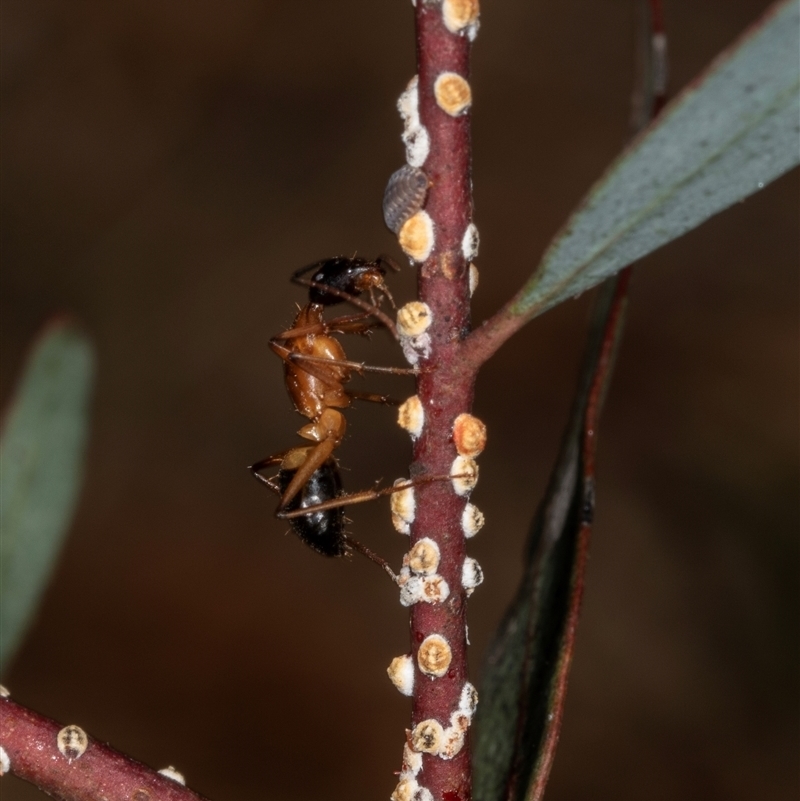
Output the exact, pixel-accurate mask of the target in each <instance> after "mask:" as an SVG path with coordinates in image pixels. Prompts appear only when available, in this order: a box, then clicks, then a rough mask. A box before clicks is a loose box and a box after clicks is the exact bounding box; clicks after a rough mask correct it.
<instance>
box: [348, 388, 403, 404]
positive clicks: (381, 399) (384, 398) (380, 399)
mask: <svg viewBox="0 0 800 801" xmlns="http://www.w3.org/2000/svg"><path fill="white" fill-rule="evenodd" d="M346 391H347V394H348V395H349V396H350V397H351V398H353V400H361V401H369V402H370V403H383V404H385V405H386V406H400V404H401V403H402V402H403V401H401V400H397V398H392V397H391V396H389V395H376V394H375V393H374V392H357V391H356V390H354V389H348V390H346Z"/></svg>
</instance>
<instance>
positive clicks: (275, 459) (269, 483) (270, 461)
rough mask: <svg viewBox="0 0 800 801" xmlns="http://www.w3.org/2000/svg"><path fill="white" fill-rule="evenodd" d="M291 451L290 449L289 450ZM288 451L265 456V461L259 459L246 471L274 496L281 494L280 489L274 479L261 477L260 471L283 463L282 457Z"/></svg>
mask: <svg viewBox="0 0 800 801" xmlns="http://www.w3.org/2000/svg"><path fill="white" fill-rule="evenodd" d="M289 450H291V448H290V449H289ZM287 453H289V451H288V450H287V451H281V452H280V453H276V454H274V455H273V456H267V458H266V459H261V460H260V461H258V462H255V463H254V464H251V465H250V466H249V467H248V468H247V469H248V470H249V471H250V472H251V473H252V474H253V476H254V477H255V478H257V479H258V480H259V481H260V482H261V483H262V484H264V486H266V487H267V488H268V489H271V490H272V491H273V492H274V493H275V494H276V495H280V494H281V488H280V487H279V486H278V484H277V482H276V481H275V479H274V478H267V477H266V476H262V475H261V471H262V470H263V469H264V468H265V467H272V465H274V464H280V463H281V462H282V461H283V457H284V456H286V454H287Z"/></svg>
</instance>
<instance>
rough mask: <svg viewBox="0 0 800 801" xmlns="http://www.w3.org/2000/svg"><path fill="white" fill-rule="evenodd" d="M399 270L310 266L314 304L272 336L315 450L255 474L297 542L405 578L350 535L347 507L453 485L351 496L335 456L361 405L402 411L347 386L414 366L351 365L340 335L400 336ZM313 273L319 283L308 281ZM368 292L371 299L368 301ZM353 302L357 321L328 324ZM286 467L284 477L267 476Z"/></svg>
mask: <svg viewBox="0 0 800 801" xmlns="http://www.w3.org/2000/svg"><path fill="white" fill-rule="evenodd" d="M387 266H388V267H391V268H392V269H395V270H396V269H398V268H397V266H396V265H395V264H394V262H393V261H392V260H391V259H389V258H388V257H386V256H379V257H378V258H377V259H375V260H373V261H369V260H367V259H362V258H357V257H352V258H348V257H345V256H337V257H334V258H330V259H324V260H322V261H318V262H315V263H314V264H311V265H309V266H308V267H303V268H301V269H299V270H297V271H295V273H294V274H293V275H292V281H294V282H295V283H298V284H302V285H304V286H307V287H308V303H307V304H306V305H305V306H303V307H302V308H301V309H300V310H299V311H298V313H297V316H296V317H295V319H294V322H293V324H292V327H291V328H290V329H288V330H286V331H282V332H281V333H280V334H277V335H276V336H274V337H272V339H271V340H270V343H269V344H270V348H271V349H272V351H273V352H274V353H276V354H277V355H278V356H279V357H280V359H281V360H282V362H283V368H284V379H285V382H286V391H287V392H288V393H289V397H290V398H291V400H292V403H293V404H294V407H295V409H296V411H298V412H299V413H300V414H301V415H303V416H304V417H306V418H308V420H309V422H308V423H307V424H306V425H304V426H303V427H302V428H300V430H299V431H298V432H297V433H298V434H299V435H300V436H301V437H302V438H303V439H305V440H308V441H309V443H310V444H304V445H298V446H295V447H293V448H289V449H288V450H285V451H280V452H279V453H276V454H273V455H272V456H268V457H267V458H265V459H261V460H260V461H258V462H256V463H255V464H253V465H251V466H250V471H251V472H252V473H253V475H254V476H255V477H256V478H257V479H259V481H261V482H262V483H263V484H264V485H265V486H267V487H268V488H269V489H270V490H272V491H273V492H275V493H276V494H277V495H278V496H280V502H279V504H278V508H277V509H276V511H275V516H276V517H278V518H279V519H281V520H288V521H289V523H290V525H291V526H292V528H293V529H294V532H295V533H296V534H297V536H298V537H299V538H300V539H301V540H302V541H303V542H304V543H305V544H306V545H308V546H309V547H310V548H312V549H313V550H315V551H317V552H318V553H321V554H323V555H324V556H332V557H333V556H344V555H345V554H347V553H349V552H350V550H351V549H354V550H357V551H359V552H360V553H362V554H364V555H365V556H367V557H368V558H369V559H371V560H372V561H374V562H376V563H377V564H378V565H380V566H381V567H382V568H383V569H384V570H386V572H387V573H388V574H389V575H390V576H391V577H392V578H393V579H395V580H396V579H397V577H396V576H395V574H394V573H393V571H392V570H391V568H390V567H389V565H388V563H387V562H386V561H385V560H384V559H382V558H381V557H379V556H378V555H377V554H375V553H373V552H372V551H371V550H370V549H369V548H367V547H366V546H365V545H363V544H362V543H360V542H358V541H357V540H355V539H353V538H352V537H350V536H349V535H348V534H346V533H345V530H344V529H345V516H344V508H343V507H345V506H349V505H351V504H355V503H363V502H365V501H371V500H373V499H375V498H379V497H382V496H384V495H389V494H391V493H395V492H401V491H403V490H406V489H408V488H409V487H413V486H414V485H415V484H418V483H421V482H423V481H425V482H427V481H434V480H437V481H438V480H445V479H451V478H452V476H449V475H448V476H435V477H426V478H424V479H416V480H413V481H412V480H409V481H404V482H403V483H402V484H401V485H395V486H393V487H387V488H385V489H369V490H363V491H361V492H355V493H349V494H346V493H345V492H344V490H343V488H342V481H341V476H340V473H339V465H338V462H337V460H336V457H335V456H334V451H335V450H336V448H337V447H338V446H339V445H340V444H341V442H342V439H343V438H344V434H345V430H346V427H347V423H346V420H345V417H344V414H343V413H342V410H343V409H346V408H347V407H348V406H350V404H351V403H352V401H353V400H363V401H371V402H374V403H382V404H390V405H398V401H396V400H394V399H392V398H390V397H388V396H386V395H377V394H374V393H369V392H358V391H355V390H352V389H348V388H346V387H345V384H346V383H347V382H348V381H349V380H350V378H351V377H352V375H353V373H362V372H379V373H390V374H394V375H413V374H415V373H416V372H417V370H416V369H414V368H411V369H409V368H401V367H374V366H370V365H365V364H362V363H360V362H353V361H349V360H348V359H347V357H346V354H345V351H344V347H343V345H342V343H341V341H340V340H339V339H337V337H336V336H335V335H336V334H368V333H370V332H371V331H372V330H374V329H375V328H378V327H380V326H383V327H386V328H387V329H389V331H390V332H391V333H392V334H393V335H395V336H396V329H395V326H394V323H393V322H392V321H391V319H390V318H389V317H388V316H387V315H386V314H385V313H384V312H383V311H382V310H381V308H380V306H381V302H382V301H383V300H384V299H386V300H388V302H389V303H390V304H391V306H392V307H393V308H394V300H393V298H392V295H391V293H390V292H389V289H388V287H387V286H386V283H385V280H384V278H385V275H386V267H387ZM308 273H311V274H312V277H311V278H310V279H309V278H306V277H305V276H306V275H307V274H308ZM363 293H367V294H368V295H369V298H370V300H369V301H366V300H364V299H363V298H362V297H361V295H362V294H363ZM345 302H348V303H350V304H352V305H353V306H355V307H356V309H358V311H357V312H355V313H353V314H349V315H343V316H340V317H335V318H333V319H330V320H326V319H325V316H324V311H325V308H326V307H327V306H335V305H338V304H341V303H345ZM273 465H279V468H278V474H277V476H274V477H267V476H264V475H263V474H262V471H263V470H265V469H266V468H268V467H271V466H273Z"/></svg>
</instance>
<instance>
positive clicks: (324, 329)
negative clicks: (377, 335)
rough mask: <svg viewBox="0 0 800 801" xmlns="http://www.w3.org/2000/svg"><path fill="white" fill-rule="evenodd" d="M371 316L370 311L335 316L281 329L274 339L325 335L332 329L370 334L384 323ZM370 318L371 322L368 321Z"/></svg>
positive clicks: (342, 332) (283, 339)
mask: <svg viewBox="0 0 800 801" xmlns="http://www.w3.org/2000/svg"><path fill="white" fill-rule="evenodd" d="M370 317H372V314H370V313H369V312H362V313H361V314H351V315H348V316H345V317H334V318H333V320H331V321H330V322H327V323H321V324H320V323H318V324H316V325H306V326H302V327H301V328H289V329H288V330H286V331H281V333H280V334H276V335H275V336H274V337H272V339H273V340H275V341H278V342H283V341H285V340H287V339H293V338H294V337H304V336H313V335H314V334H322V335H325V334H328V333H330V332H331V331H336V332H337V333H341V334H370V333H372V329H373V328H376V327H377V326H379V325H382V323H380V322H379V321H378V320H369V318H370ZM368 320H369V322H367V321H368Z"/></svg>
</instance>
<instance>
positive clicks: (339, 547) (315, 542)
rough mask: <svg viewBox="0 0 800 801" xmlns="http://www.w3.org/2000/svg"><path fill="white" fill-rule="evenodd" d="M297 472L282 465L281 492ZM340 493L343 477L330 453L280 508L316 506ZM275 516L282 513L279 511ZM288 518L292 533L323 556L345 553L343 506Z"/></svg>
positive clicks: (279, 476) (292, 508) (336, 496)
mask: <svg viewBox="0 0 800 801" xmlns="http://www.w3.org/2000/svg"><path fill="white" fill-rule="evenodd" d="M296 472H297V470H296V469H286V468H281V470H280V471H279V472H278V485H279V487H280V490H281V492H282V493H284V492H286V490H287V488H288V487H289V484H290V483H291V481H292V479H293V478H294V475H295V473H296ZM341 494H342V481H341V478H340V476H339V467H338V465H337V464H336V460H335V459H334V458H333V457H330V458H328V459H327V460H326V461H325V462H323V464H322V465H321V466H320V467H318V468H317V469H316V470H315V471H314V472H313V473H312V474H311V477H310V478H309V479H308V481H307V482H306V483H305V484H304V485H303V487H302V489H301V490H300V491H299V492H298V493H297V495H295V496H294V497H293V498H292V499H291V500H290V501H289V503H287V504H286V506H285V507H284V508H283V509H281V512H283V513H286V512H294V511H296V510H298V509H305V508H306V507H309V506H317V505H319V504H321V503H324V502H325V501H330V500H333V499H335V498H338V497H339V496H340V495H341ZM278 516H279V517H281V516H282V515H281V513H280V512H279V514H278ZM288 519H289V523H291V526H292V529H293V530H294V532H295V534H297V536H298V537H300V539H301V540H302V541H303V542H304V543H305V544H306V545H308V546H309V548H313V549H314V550H315V551H317V552H318V553H321V554H323V556H344V555H345V554H346V553H347V551H348V548H347V544H346V538H345V536H344V509H343V507H341V506H335V507H333V508H330V509H318V510H316V511H314V512H309V513H308V514H307V515H300V516H298V517H290V518H288Z"/></svg>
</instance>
